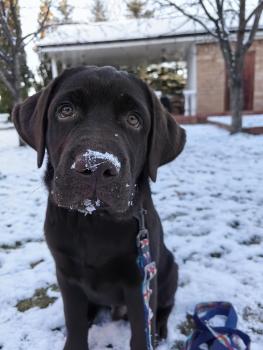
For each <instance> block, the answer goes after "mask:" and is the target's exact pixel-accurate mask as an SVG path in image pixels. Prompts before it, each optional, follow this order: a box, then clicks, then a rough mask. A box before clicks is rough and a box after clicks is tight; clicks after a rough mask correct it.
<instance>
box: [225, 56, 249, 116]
mask: <svg viewBox="0 0 263 350" xmlns="http://www.w3.org/2000/svg"><path fill="white" fill-rule="evenodd" d="M254 79H255V51H249V52H248V53H247V54H246V57H245V63H244V71H243V86H244V106H243V110H244V111H252V110H253V100H254ZM229 110H230V95H229V87H228V83H227V73H226V84H225V111H229Z"/></svg>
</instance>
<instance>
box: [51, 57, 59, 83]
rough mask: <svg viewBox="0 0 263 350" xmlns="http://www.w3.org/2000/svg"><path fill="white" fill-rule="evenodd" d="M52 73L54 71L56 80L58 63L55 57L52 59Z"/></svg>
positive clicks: (53, 76) (53, 74) (53, 75)
mask: <svg viewBox="0 0 263 350" xmlns="http://www.w3.org/2000/svg"><path fill="white" fill-rule="evenodd" d="M51 71H52V78H53V79H55V78H56V77H57V76H58V67H57V62H56V59H55V58H54V57H52V58H51Z"/></svg>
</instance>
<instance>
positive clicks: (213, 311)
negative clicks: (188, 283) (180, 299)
mask: <svg viewBox="0 0 263 350" xmlns="http://www.w3.org/2000/svg"><path fill="white" fill-rule="evenodd" d="M217 315H220V316H225V317H226V322H225V326H224V327H214V326H212V325H211V324H210V323H209V321H210V320H211V319H212V318H213V317H214V316H217ZM192 318H193V320H194V322H195V324H196V330H195V331H194V332H193V334H192V335H191V336H190V337H189V339H188V340H187V342H186V345H185V348H184V350H201V345H202V344H207V345H209V350H243V349H244V347H245V350H249V349H250V343H251V341H250V338H249V336H248V335H247V334H245V333H243V332H241V331H239V330H238V329H236V326H237V314H236V311H235V309H234V308H233V306H232V305H231V304H230V303H228V302H211V303H200V304H198V305H196V307H195V311H194V315H193V316H192ZM240 342H242V345H240Z"/></svg>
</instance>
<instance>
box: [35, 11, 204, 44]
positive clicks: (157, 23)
mask: <svg viewBox="0 0 263 350" xmlns="http://www.w3.org/2000/svg"><path fill="white" fill-rule="evenodd" d="M195 34H205V31H204V29H203V28H202V27H201V26H200V25H199V24H196V23H193V22H192V21H191V20H189V19H186V18H185V17H179V16H178V17H176V18H175V17H170V18H165V19H156V18H154V19H153V18H151V19H129V20H127V19H126V20H122V21H113V22H97V23H96V22H95V23H79V24H76V23H74V24H73V23H72V24H62V25H58V26H56V27H55V28H53V30H52V31H50V32H48V33H47V34H46V36H45V37H44V38H43V39H41V40H39V41H38V43H37V46H38V47H46V46H60V45H77V44H92V43H102V42H113V41H127V40H140V39H141V40H142V39H150V38H161V37H169V36H188V35H195Z"/></svg>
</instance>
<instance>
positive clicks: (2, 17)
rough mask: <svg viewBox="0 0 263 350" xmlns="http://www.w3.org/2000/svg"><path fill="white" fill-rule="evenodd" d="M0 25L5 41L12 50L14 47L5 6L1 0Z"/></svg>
mask: <svg viewBox="0 0 263 350" xmlns="http://www.w3.org/2000/svg"><path fill="white" fill-rule="evenodd" d="M0 24H1V27H2V30H3V34H4V36H5V38H6V40H7V41H8V43H9V45H10V46H11V47H12V48H13V47H14V42H13V37H12V35H11V33H10V31H9V28H8V23H7V16H6V10H5V4H4V2H3V0H0Z"/></svg>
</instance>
